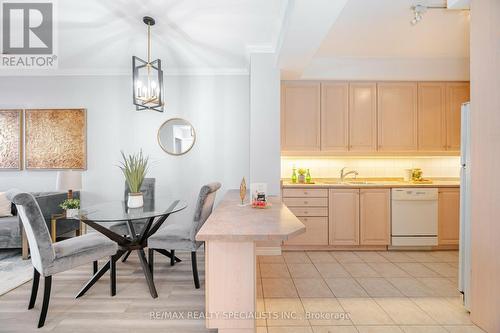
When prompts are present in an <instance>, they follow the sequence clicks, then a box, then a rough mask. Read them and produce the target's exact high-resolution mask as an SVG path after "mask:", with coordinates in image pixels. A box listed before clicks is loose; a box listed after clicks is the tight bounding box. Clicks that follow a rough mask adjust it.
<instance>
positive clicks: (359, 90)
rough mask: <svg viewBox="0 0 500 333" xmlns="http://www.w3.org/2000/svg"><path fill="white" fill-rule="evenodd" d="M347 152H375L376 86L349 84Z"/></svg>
mask: <svg viewBox="0 0 500 333" xmlns="http://www.w3.org/2000/svg"><path fill="white" fill-rule="evenodd" d="M349 150H350V151H354V152H374V151H377V84H376V83H374V82H363V83H350V84H349Z"/></svg>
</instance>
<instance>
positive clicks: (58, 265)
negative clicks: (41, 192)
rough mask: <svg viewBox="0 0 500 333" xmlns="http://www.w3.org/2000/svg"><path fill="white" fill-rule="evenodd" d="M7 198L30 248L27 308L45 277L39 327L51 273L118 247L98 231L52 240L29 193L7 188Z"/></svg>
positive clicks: (45, 310) (61, 270)
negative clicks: (30, 267) (12, 204)
mask: <svg viewBox="0 0 500 333" xmlns="http://www.w3.org/2000/svg"><path fill="white" fill-rule="evenodd" d="M7 198H8V199H9V201H11V202H12V203H14V204H15V205H16V208H17V211H18V214H19V216H20V218H21V222H22V224H23V226H24V230H25V231H26V235H27V237H28V243H29V247H30V251H31V263H32V265H33V268H34V270H33V286H32V289H31V296H30V302H29V305H28V309H32V308H33V307H34V306H35V301H36V296H37V292H38V284H39V281H40V275H42V276H43V277H44V282H45V283H44V294H43V303H42V311H41V313H40V319H39V321H38V327H39V328H40V327H42V326H43V325H44V323H45V318H46V316H47V310H48V308H49V300H50V290H51V286H52V275H54V274H56V273H59V272H63V271H67V270H69V269H72V268H74V267H77V266H80V265H83V264H87V263H90V262H93V261H96V260H98V259H101V258H103V257H110V256H113V255H114V254H115V253H116V251H117V249H118V245H117V244H116V243H115V242H113V241H112V240H110V239H108V238H107V237H106V236H103V235H101V234H98V233H90V234H86V235H83V236H78V237H74V238H70V239H67V240H64V241H61V242H57V243H52V240H51V238H50V234H49V229H48V228H47V224H46V223H45V219H44V218H43V215H42V211H41V210H40V206H39V205H38V203H37V201H36V200H35V197H33V195H32V194H30V193H25V192H21V191H19V190H10V191H8V192H7ZM112 273H113V272H112Z"/></svg>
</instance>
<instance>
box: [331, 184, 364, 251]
mask: <svg viewBox="0 0 500 333" xmlns="http://www.w3.org/2000/svg"><path fill="white" fill-rule="evenodd" d="M328 214H329V224H328V227H329V243H330V245H358V244H359V189H331V190H330V194H329V213H328Z"/></svg>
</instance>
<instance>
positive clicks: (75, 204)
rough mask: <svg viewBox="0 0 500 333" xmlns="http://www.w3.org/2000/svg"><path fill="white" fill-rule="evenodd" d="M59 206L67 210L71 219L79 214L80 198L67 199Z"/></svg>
mask: <svg viewBox="0 0 500 333" xmlns="http://www.w3.org/2000/svg"><path fill="white" fill-rule="evenodd" d="M59 207H61V208H62V209H64V210H65V211H66V218H68V219H70V218H73V217H77V216H78V210H79V209H80V200H79V199H66V200H64V201H63V202H62V203H61V204H60V205H59Z"/></svg>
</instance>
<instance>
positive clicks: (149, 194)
mask: <svg viewBox="0 0 500 333" xmlns="http://www.w3.org/2000/svg"><path fill="white" fill-rule="evenodd" d="M155 183H156V179H155V178H144V180H143V182H142V184H141V192H142V194H143V198H144V209H154V205H155ZM129 193H130V189H129V187H128V184H127V182H125V192H124V202H127V198H128V194H129ZM147 222H148V220H147V219H145V220H136V221H134V222H132V224H133V226H134V230H135V231H136V232H140V231H141V230H142V229H143V228H144V226H145V225H146V223H147ZM109 229H110V230H111V231H113V232H115V233H117V234H119V235H124V236H127V235H129V233H130V231H129V229H128V226H127V222H125V221H121V222H116V223H113V224H112V225H110V226H109ZM130 253H131V251H129V252H127V253H126V254H125V256H124V257H123V258H122V262H125V261H126V260H127V258H128V257H129V255H130Z"/></svg>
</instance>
